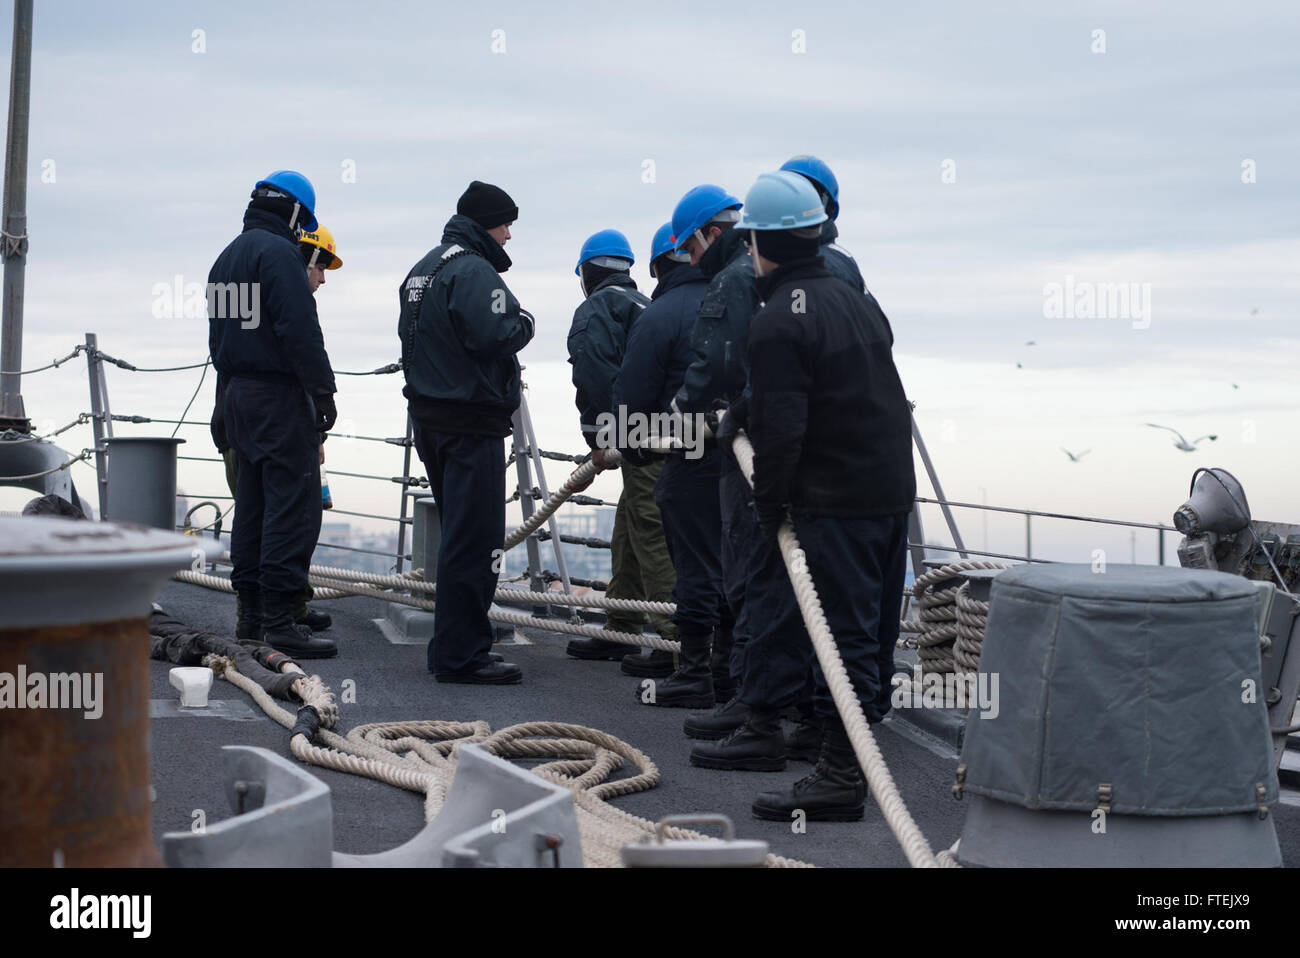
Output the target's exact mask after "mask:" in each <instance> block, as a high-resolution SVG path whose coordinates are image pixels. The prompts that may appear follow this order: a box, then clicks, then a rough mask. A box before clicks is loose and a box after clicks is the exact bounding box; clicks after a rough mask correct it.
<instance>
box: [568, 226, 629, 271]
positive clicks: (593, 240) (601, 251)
mask: <svg viewBox="0 0 1300 958" xmlns="http://www.w3.org/2000/svg"><path fill="white" fill-rule="evenodd" d="M597 256H617V257H618V258H619V259H625V260H627V263H628V266H631V265H632V264H633V263H635V262H636V260H634V259H633V258H632V244H631V243H629V242H628V241H627V237H626V236H624V235H623V234H622V233H620V232H619V231H618V230H601V231H600V232H599V233H592V234H591V235H590V236H588V237H587V242H585V243H583V244H582V252H580V253H579V254H578V265H577V266H575V267H573V272H574V273H575V274H576V275H579V276H581V275H582V264H583V263H585V262H587V261H588V260H592V259H595V258H596V257H597Z"/></svg>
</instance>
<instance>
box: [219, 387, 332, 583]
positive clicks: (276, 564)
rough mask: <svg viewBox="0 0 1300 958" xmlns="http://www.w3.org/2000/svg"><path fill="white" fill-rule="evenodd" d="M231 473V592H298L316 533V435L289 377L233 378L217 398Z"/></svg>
mask: <svg viewBox="0 0 1300 958" xmlns="http://www.w3.org/2000/svg"><path fill="white" fill-rule="evenodd" d="M222 401H223V403H224V407H225V408H224V412H225V417H226V432H227V436H228V438H229V440H230V444H231V447H232V448H233V449H234V451H235V458H236V462H237V464H238V470H239V479H238V484H237V485H236V487H235V521H234V525H233V526H232V528H231V533H230V558H231V562H232V564H233V565H234V571H233V572H231V574H230V581H231V584H232V585H234V587H235V590H236V591H252V590H257V589H260V590H261V591H262V592H263V593H293V594H295V595H296V594H298V593H301V592H303V591H304V590H305V589H306V588H307V571H308V567H309V566H310V565H311V556H312V553H313V552H314V551H315V550H316V540H317V539H318V538H319V536H320V523H321V491H320V437H319V435H318V434H317V432H316V422H315V420H316V415H315V410H314V409H313V408H312V403H311V400H310V399H309V398H307V394H306V393H305V392H303V389H302V387H301V386H300V385H298V383H297V382H296V381H291V380H289V379H288V378H287V377H286V380H285V381H278V380H269V379H268V380H263V379H248V378H245V377H242V376H235V377H233V378H232V379H231V380H230V382H229V384H228V385H227V387H226V390H225V393H224V395H223V397H222Z"/></svg>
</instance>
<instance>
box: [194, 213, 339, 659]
mask: <svg viewBox="0 0 1300 958" xmlns="http://www.w3.org/2000/svg"><path fill="white" fill-rule="evenodd" d="M298 250H299V252H301V253H302V258H303V261H304V263H305V264H306V267H307V285H308V286H309V287H310V288H311V292H312V296H313V297H314V296H315V295H316V290H318V289H320V287H321V286H323V285H324V284H325V270H327V269H338V268H339V267H341V266H342V265H343V260H342V259H341V258H340V257H339V255H338V252H337V250H336V249H335V246H334V234H333V233H331V232H330V231H329V230H327V229H326V228H325V227H324V226H321V225H319V224H317V227H316V229H315V230H314V231H312V232H300V233H299V234H298ZM223 405H224V401H223V398H222V390H221V388H220V384H218V389H217V396H216V401H215V402H214V403H213V406H212V424H211V430H212V441H213V443H214V444H215V445H216V447H217V452H218V453H220V454H221V458H222V459H223V460H224V461H225V464H226V485H228V486H229V487H230V494H231V495H232V496H233V495H234V494H235V489H236V487H237V486H238V484H239V460H238V458H237V457H236V456H235V450H234V449H232V448H231V446H230V440H229V438H228V437H227V436H226V422H225V415H224V413H223V411H222V407H223ZM325 438H326V434H325V433H321V437H320V440H321V445H320V464H321V465H322V466H323V465H325ZM311 598H312V588H311V586H310V585H309V586H307V588H306V589H305V590H304V591H303V593H302V594H301V595H300V596H299V597H298V601H297V602H296V603H295V605H294V610H293V620H294V622H296V623H298V624H299V625H305V626H307V627H308V628H309V629H311V630H312V631H313V632H324V631H325V630H326V629H328V628H329V627H330V626H331V625H332V624H333V620H332V619H331V618H330V617H329V616H328V615H327V614H326V613H324V612H318V611H316V610H315V609H310V608H308V607H307V603H308V602H309V601H311ZM235 607H236V620H237V623H238V624H237V625H236V626H235V632H236V635H238V636H243V637H244V638H245V639H249V640H251V641H258V642H260V641H261V637H260V635H259V634H256V633H254V632H253V631H252V623H253V620H254V615H253V613H252V612H251V610H247V609H245V608H244V604H243V602H242V601H241V600H240V599H239V597H238V596H236V597H235Z"/></svg>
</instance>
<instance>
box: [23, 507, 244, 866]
mask: <svg viewBox="0 0 1300 958" xmlns="http://www.w3.org/2000/svg"><path fill="white" fill-rule="evenodd" d="M219 548H220V546H219V545H218V544H217V543H215V542H212V541H211V540H198V539H194V538H191V537H187V536H182V535H178V534H177V533H174V532H161V531H158V530H154V529H139V528H132V527H124V526H118V525H115V524H113V523H107V522H85V521H77V520H72V519H62V518H53V517H26V518H17V519H15V518H0V700H2V701H3V702H4V706H5V707H4V714H3V719H2V720H0V767H2V768H3V769H4V774H3V775H0V809H3V814H0V868H13V867H50V866H56V865H66V866H67V867H70V868H79V867H104V866H112V867H121V866H138V865H157V864H158V854H157V852H156V851H155V849H154V846H153V842H152V840H151V837H150V826H149V812H150V805H149V661H148V657H147V655H146V651H145V650H146V649H147V647H148V642H147V639H148V634H147V633H148V626H147V621H148V615H149V608H150V603H151V602H152V600H153V598H154V596H155V595H156V594H157V592H158V590H159V589H160V588H161V587H162V584H163V582H164V581H166V579H167V578H168V577H169V576H170V575H171V574H172V573H173V572H174V571H176V570H177V569H182V568H189V567H190V566H191V565H192V564H193V563H194V562H195V561H196V559H198V558H215V556H216V554H217V550H219Z"/></svg>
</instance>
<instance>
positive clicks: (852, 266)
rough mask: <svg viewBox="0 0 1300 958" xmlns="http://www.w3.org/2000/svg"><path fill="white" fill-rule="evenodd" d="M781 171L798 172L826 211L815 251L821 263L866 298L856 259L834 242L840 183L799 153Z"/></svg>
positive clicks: (821, 164) (827, 169) (826, 169)
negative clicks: (825, 218)
mask: <svg viewBox="0 0 1300 958" xmlns="http://www.w3.org/2000/svg"><path fill="white" fill-rule="evenodd" d="M781 169H783V170H789V171H791V172H793V173H798V174H799V175H800V176H802V177H804V178H805V179H807V180H808V182H810V183H811V184H812V185H813V188H814V189H816V190H817V196H818V198H819V199H820V200H821V202H822V207H823V208H824V209H825V210H826V216H827V217H828V218H827V220H826V222H825V223H823V224H822V232H821V237H820V242H821V245H820V248H819V249H818V251H817V252H818V255H819V256H821V258H822V262H824V263H825V264H826V271H827V272H828V273H830V274H831V275H832V276H834V277H836V278H837V279H842V280H844V282H846V283H848V284H849V285H850V286H852V287H853V288H854V289H856V290H858V291H859V292H861V293H866V294H867V295H868V296H870V295H871V294H870V293H868V292H867V284H866V282H865V281H864V280H863V278H862V271H861V270H860V269H858V263H857V260H855V259H854V258H853V254H852V253H850V252H849V251H848V250H846V249H845V248H844V247H842V246H840V245H838V244H837V243H836V242H835V240H836V239H838V238H839V235H840V232H839V228H838V227H837V226H836V225H835V221H836V220H837V219H838V218H839V215H840V184H839V180H837V179H836V178H835V174H834V173H833V172H831V168H830V167H829V166H827V165H826V164H825V163H824V162H822V161H821V160H819V159H817V157H815V156H809V155H807V154H801V155H799V156H792V157H790V159H788V160H786V161H785V162H784V163H782V164H781Z"/></svg>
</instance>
